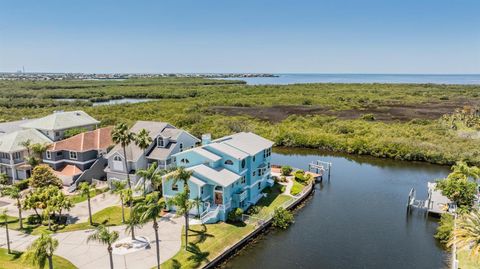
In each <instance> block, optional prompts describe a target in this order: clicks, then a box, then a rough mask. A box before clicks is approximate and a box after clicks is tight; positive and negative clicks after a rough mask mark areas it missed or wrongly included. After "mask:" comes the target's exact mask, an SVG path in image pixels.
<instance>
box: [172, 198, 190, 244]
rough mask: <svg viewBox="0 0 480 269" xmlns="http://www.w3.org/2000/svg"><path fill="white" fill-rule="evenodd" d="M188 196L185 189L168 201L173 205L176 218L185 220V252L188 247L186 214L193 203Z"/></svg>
mask: <svg viewBox="0 0 480 269" xmlns="http://www.w3.org/2000/svg"><path fill="white" fill-rule="evenodd" d="M188 197H189V194H188V192H187V190H186V189H185V190H184V191H183V192H181V193H178V194H177V195H175V196H174V197H173V198H171V199H170V200H168V203H169V205H174V206H175V209H176V215H177V216H183V217H184V218H185V250H187V247H188V229H189V228H188V212H190V210H191V209H192V208H193V203H192V201H190V200H189V199H188Z"/></svg>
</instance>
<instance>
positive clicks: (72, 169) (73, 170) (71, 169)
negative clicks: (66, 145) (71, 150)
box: [55, 164, 82, 177]
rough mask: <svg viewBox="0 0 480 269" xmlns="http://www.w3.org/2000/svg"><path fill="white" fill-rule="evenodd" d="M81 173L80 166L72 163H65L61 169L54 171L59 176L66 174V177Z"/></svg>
mask: <svg viewBox="0 0 480 269" xmlns="http://www.w3.org/2000/svg"><path fill="white" fill-rule="evenodd" d="M81 173H82V170H80V168H78V167H77V166H75V165H72V164H68V165H66V166H65V167H64V168H63V169H62V170H61V171H55V174H57V175H59V176H68V177H73V176H75V175H78V174H81Z"/></svg>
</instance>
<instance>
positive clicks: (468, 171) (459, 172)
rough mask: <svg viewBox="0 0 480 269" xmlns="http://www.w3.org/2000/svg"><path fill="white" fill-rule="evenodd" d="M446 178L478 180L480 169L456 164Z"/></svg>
mask: <svg viewBox="0 0 480 269" xmlns="http://www.w3.org/2000/svg"><path fill="white" fill-rule="evenodd" d="M448 178H452V179H465V180H467V179H469V178H473V179H479V178H480V168H478V167H476V166H468V164H467V163H465V162H457V163H456V164H455V165H454V166H452V173H450V174H449V175H448Z"/></svg>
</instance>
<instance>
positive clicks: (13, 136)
mask: <svg viewBox="0 0 480 269" xmlns="http://www.w3.org/2000/svg"><path fill="white" fill-rule="evenodd" d="M27 140H30V142H31V143H32V144H36V143H40V144H50V143H52V141H51V140H50V139H49V138H48V137H46V136H45V135H44V134H42V133H40V132H39V131H37V130H35V129H27V130H20V131H16V132H13V133H9V134H5V135H3V136H0V152H7V153H13V152H18V151H23V150H26V148H25V147H24V146H22V145H21V144H22V143H23V142H25V141H27Z"/></svg>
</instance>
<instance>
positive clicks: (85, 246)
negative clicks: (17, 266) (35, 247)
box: [0, 215, 184, 269]
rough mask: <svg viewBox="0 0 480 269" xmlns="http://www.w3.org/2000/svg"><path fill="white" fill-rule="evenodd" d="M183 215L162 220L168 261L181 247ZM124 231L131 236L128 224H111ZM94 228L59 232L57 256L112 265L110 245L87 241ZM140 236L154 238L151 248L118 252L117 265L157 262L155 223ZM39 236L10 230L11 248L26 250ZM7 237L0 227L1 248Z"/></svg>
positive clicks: (163, 255)
mask: <svg viewBox="0 0 480 269" xmlns="http://www.w3.org/2000/svg"><path fill="white" fill-rule="evenodd" d="M183 225H184V223H183V218H182V217H180V218H175V217H173V216H171V215H167V216H164V217H162V218H161V219H160V221H159V238H160V260H161V262H164V261H166V260H168V259H170V258H171V257H173V256H174V255H175V254H176V253H177V252H178V251H179V250H180V247H181V233H182V227H183ZM109 229H110V230H115V231H118V232H119V233H120V239H122V238H125V237H129V235H127V234H126V233H125V226H117V227H110V228H109ZM92 232H93V230H84V231H75V232H67V233H58V234H55V235H54V237H55V238H57V239H58V241H59V246H58V249H57V250H56V251H55V254H56V255H59V256H62V257H64V258H66V259H67V260H69V261H70V262H72V263H73V264H74V265H75V266H77V267H78V268H80V269H84V268H85V269H87V268H88V269H91V268H95V269H102V268H106V269H108V268H109V258H108V252H107V247H106V246H105V245H102V244H99V243H97V242H93V241H92V242H87V238H88V236H89V235H90V234H91V233H92ZM135 234H136V235H137V236H146V237H148V238H149V240H150V245H151V248H150V249H147V250H141V251H137V252H134V253H129V254H126V255H114V256H113V261H114V264H115V268H116V269H118V268H129V269H144V268H152V267H154V266H155V265H156V260H157V258H156V249H155V233H154V231H153V228H152V223H147V224H146V225H145V226H143V227H142V228H140V229H137V230H136V231H135ZM36 238H37V237H36V236H32V235H26V234H23V233H21V232H18V231H13V230H11V231H10V241H11V247H12V249H15V250H20V251H24V250H25V249H26V248H27V247H28V246H29V245H30V244H31V243H32V242H33V240H35V239H36ZM5 242H6V236H5V232H4V231H3V230H0V243H1V244H0V247H6V243H5Z"/></svg>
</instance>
